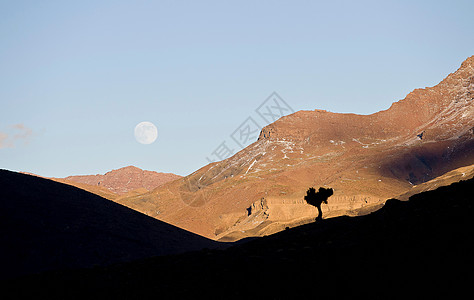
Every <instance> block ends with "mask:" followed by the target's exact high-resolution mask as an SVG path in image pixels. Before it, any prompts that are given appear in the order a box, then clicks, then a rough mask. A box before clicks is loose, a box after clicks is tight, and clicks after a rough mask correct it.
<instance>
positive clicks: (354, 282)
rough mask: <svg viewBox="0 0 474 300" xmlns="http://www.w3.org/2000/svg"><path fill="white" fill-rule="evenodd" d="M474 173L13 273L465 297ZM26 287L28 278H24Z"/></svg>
mask: <svg viewBox="0 0 474 300" xmlns="http://www.w3.org/2000/svg"><path fill="white" fill-rule="evenodd" d="M473 192H474V179H473V178H471V179H469V180H465V181H461V182H457V183H454V184H451V185H450V186H445V187H439V188H438V189H436V190H434V191H428V192H423V193H421V194H417V195H414V196H412V197H410V199H409V201H399V200H395V199H390V200H388V201H387V202H386V203H385V205H384V206H383V208H381V209H380V210H378V211H376V212H373V213H371V214H368V215H364V216H358V217H348V216H343V217H335V218H331V219H326V220H323V221H321V222H313V223H311V224H306V225H303V226H299V227H297V228H291V229H288V230H284V231H283V232H280V233H277V234H274V235H270V236H267V237H262V238H258V239H255V240H252V241H249V242H247V243H242V244H240V245H235V246H233V247H230V248H228V249H225V250H209V249H204V250H201V251H199V252H193V253H187V254H181V255H176V256H167V257H156V258H149V259H145V260H140V261H136V262H131V263H126V264H120V265H115V266H108V267H99V268H94V269H89V270H69V271H68V270H66V271H61V272H59V271H58V272H54V273H48V274H41V275H38V276H31V277H27V278H20V279H18V280H16V281H14V282H9V283H8V285H7V286H6V288H5V289H2V292H4V293H8V292H10V293H13V295H15V296H16V297H24V298H26V297H28V298H31V296H35V297H40V296H44V295H46V296H48V299H50V298H51V297H52V298H61V299H64V298H72V297H74V298H76V297H81V296H82V297H84V298H86V297H90V295H94V296H95V297H97V298H99V297H100V298H113V299H117V298H124V299H130V298H147V299H148V298H152V297H153V298H154V297H156V296H157V295H159V297H160V298H162V299H163V298H164V299H176V298H178V299H188V298H194V297H196V296H199V297H200V298H203V299H215V298H226V299H242V298H250V299H294V298H303V297H304V298H310V299H316V298H318V297H321V298H323V297H324V298H331V299H348V298H356V297H360V296H363V298H364V299H367V297H368V298H369V299H400V298H402V299H403V298H407V297H408V298H422V299H425V298H462V297H465V296H466V295H469V293H470V292H471V289H472V288H471V285H472V280H473V279H474V275H473V273H472V269H473V267H474V256H473V253H474V243H473V236H474V205H473V204H474V202H473V201H472V194H473ZM24 287H27V288H24Z"/></svg>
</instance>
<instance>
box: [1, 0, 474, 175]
mask: <svg viewBox="0 0 474 300" xmlns="http://www.w3.org/2000/svg"><path fill="white" fill-rule="evenodd" d="M473 11H474V2H473V1H242V0H240V1H117V0H115V1H97V0H96V1H20V0H15V1H2V0H0V168H6V169H10V170H17V171H28V172H33V173H37V174H40V175H44V176H56V177H62V176H68V175H73V174H96V173H104V172H107V171H109V170H111V169H117V168H120V167H123V166H127V165H135V166H138V167H140V168H144V169H148V170H155V171H164V172H174V173H177V174H180V175H186V174H189V173H191V172H193V171H194V170H196V169H198V168H200V167H202V166H204V165H205V164H207V160H206V157H208V156H210V154H211V152H212V151H214V149H215V148H216V147H217V146H218V145H219V144H220V143H221V142H222V141H226V140H230V139H229V135H230V134H231V133H232V132H233V131H234V130H235V129H236V128H237V127H238V126H239V125H240V124H241V123H242V122H243V121H244V120H245V119H246V118H247V117H249V116H252V117H253V116H255V111H254V110H255V109H256V108H257V107H258V106H259V105H260V103H262V102H263V101H264V100H265V99H266V98H267V97H268V96H269V95H270V94H271V93H272V92H273V91H276V92H277V93H278V94H279V95H280V96H281V97H282V98H283V99H284V100H285V101H286V102H287V103H288V104H289V105H290V106H291V107H292V108H293V109H294V110H313V109H316V108H318V109H326V110H329V111H333V112H354V113H361V114H369V113H373V112H376V111H379V110H382V109H387V108H388V107H389V106H390V104H391V103H392V102H394V101H397V100H400V99H402V98H404V97H405V96H406V94H408V93H409V92H410V91H411V90H413V89H415V88H420V87H426V86H432V85H435V84H437V83H438V82H439V81H441V80H442V79H443V78H444V77H445V76H446V75H447V74H449V73H451V72H453V71H455V70H456V69H457V68H458V67H459V65H460V64H461V62H462V61H463V60H464V59H466V58H467V57H468V56H471V55H473V54H474V38H473V37H474V18H473V17H472V12H473ZM141 121H151V122H153V123H154V124H155V125H156V126H157V127H158V139H157V140H156V142H155V143H153V144H151V145H142V144H140V143H138V142H137V141H136V140H135V139H134V137H133V130H134V127H135V125H136V124H138V123H139V122H141ZM234 148H235V147H234ZM237 150H238V149H237Z"/></svg>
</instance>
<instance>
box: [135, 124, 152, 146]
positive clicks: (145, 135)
mask: <svg viewBox="0 0 474 300" xmlns="http://www.w3.org/2000/svg"><path fill="white" fill-rule="evenodd" d="M157 137H158V129H156V126H155V124H153V123H152V122H148V121H145V122H140V123H138V124H137V126H135V139H136V140H137V142H139V143H141V144H145V145H148V144H151V143H153V142H154V141H155V140H156V138H157Z"/></svg>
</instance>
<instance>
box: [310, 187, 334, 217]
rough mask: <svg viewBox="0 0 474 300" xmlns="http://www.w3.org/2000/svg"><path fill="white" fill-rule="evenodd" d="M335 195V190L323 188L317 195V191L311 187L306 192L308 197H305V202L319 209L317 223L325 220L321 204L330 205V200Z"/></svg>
mask: <svg viewBox="0 0 474 300" xmlns="http://www.w3.org/2000/svg"><path fill="white" fill-rule="evenodd" d="M332 194H334V191H333V189H325V188H323V187H320V188H319V191H318V192H317V193H316V190H315V189H314V188H313V187H311V188H309V189H308V190H307V191H306V196H304V200H306V202H307V203H308V204H310V205H313V206H316V208H317V209H318V216H317V217H316V221H318V220H322V219H323V211H322V210H321V203H323V202H324V203H326V204H328V198H329V197H331V196H332Z"/></svg>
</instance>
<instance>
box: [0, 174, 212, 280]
mask: <svg viewBox="0 0 474 300" xmlns="http://www.w3.org/2000/svg"><path fill="white" fill-rule="evenodd" d="M0 245H1V250H0V251H1V252H0V260H1V261H0V265H1V266H2V267H1V272H0V278H9V277H14V276H17V275H23V274H27V273H34V272H41V271H46V270H54V269H64V268H82V267H91V266H100V265H108V264H111V263H117V262H124V261H131V260H134V259H138V258H145V257H150V256H158V255H166V254H174V253H181V252H185V251H191V250H196V249H202V248H204V247H210V248H212V247H214V246H216V245H217V243H216V242H213V241H211V240H208V239H206V238H203V237H201V236H198V235H195V234H192V233H190V232H187V231H185V230H182V229H180V228H177V227H175V226H172V225H169V224H167V223H164V222H161V221H158V220H156V219H154V218H151V217H148V216H146V215H144V214H142V213H139V212H136V211H133V210H131V209H129V208H126V207H124V206H121V205H119V204H116V203H114V202H112V201H109V200H106V199H104V198H101V197H99V196H97V195H94V194H91V193H88V192H86V191H84V190H81V189H79V188H75V187H72V186H69V185H65V184H61V183H58V182H54V181H52V180H48V179H44V178H40V177H35V176H30V175H25V174H20V173H15V172H10V171H6V170H0Z"/></svg>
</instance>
